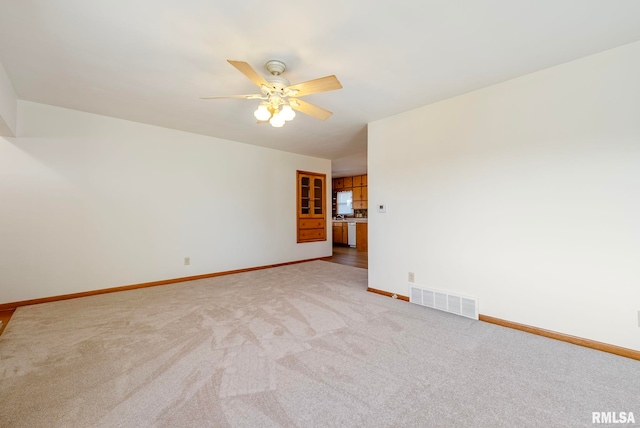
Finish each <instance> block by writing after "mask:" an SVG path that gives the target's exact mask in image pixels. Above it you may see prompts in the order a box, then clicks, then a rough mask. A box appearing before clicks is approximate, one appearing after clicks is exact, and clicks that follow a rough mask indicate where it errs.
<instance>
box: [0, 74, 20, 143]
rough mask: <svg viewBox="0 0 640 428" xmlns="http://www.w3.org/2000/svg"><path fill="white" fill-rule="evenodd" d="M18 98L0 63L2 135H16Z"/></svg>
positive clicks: (0, 133)
mask: <svg viewBox="0 0 640 428" xmlns="http://www.w3.org/2000/svg"><path fill="white" fill-rule="evenodd" d="M17 105H18V98H17V97H16V93H15V92H14V90H13V86H12V85H11V80H9V76H7V73H6V71H5V70H4V67H3V66H2V63H0V136H5V137H15V135H16V110H17Z"/></svg>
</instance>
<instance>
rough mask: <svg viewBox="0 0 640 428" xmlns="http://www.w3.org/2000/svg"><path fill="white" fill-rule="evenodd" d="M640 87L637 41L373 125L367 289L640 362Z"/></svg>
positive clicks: (371, 133) (370, 136)
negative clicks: (457, 298)
mask: <svg viewBox="0 0 640 428" xmlns="http://www.w3.org/2000/svg"><path fill="white" fill-rule="evenodd" d="M638 76H640V42H638V43H634V44H630V45H626V46H623V47H620V48H617V49H613V50H610V51H606V52H603V53H600V54H597V55H594V56H590V57H587V58H583V59H581V60H578V61H574V62H571V63H567V64H563V65H560V66H557V67H554V68H550V69H547V70H544V71H541V72H538V73H534V74H531V75H527V76H524V77H522V78H519V79H515V80H512V81H509V82H506V83H503V84H499V85H495V86H492V87H489V88H485V89H483V90H480V91H476V92H473V93H469V94H466V95H462V96H459V97H456V98H452V99H449V100H445V101H442V102H439V103H436V104H432V105H429V106H426V107H423V108H420V109H417V110H413V111H410V112H407V113H404V114H400V115H397V116H394V117H390V118H387V119H384V120H380V121H377V122H373V123H371V124H370V126H369V146H368V162H369V165H368V172H369V175H368V179H369V204H370V205H371V206H372V207H375V205H376V204H379V203H386V204H387V213H385V214H380V213H377V212H376V210H375V209H370V210H369V213H370V214H369V286H370V287H373V288H378V289H382V290H386V291H389V292H395V293H398V294H402V295H408V283H407V273H408V272H409V271H411V272H415V282H416V283H417V284H419V285H423V286H427V287H433V288H438V289H443V290H448V291H450V292H458V293H462V294H468V295H471V296H476V297H478V298H479V299H480V313H481V314H484V315H489V316H494V317H498V318H502V319H506V320H510V321H514V322H518V323H523V324H528V325H532V326H536V327H540V328H545V329H549V330H553V331H558V332H562V333H565V334H570V335H575V336H579V337H584V338H589V339H592V340H597V341H601V342H605V343H610V344H614V345H618V346H623V347H627V348H632V349H636V350H638V349H640V327H639V326H638V322H639V321H638V311H640V79H639V78H638ZM425 310H426V309H425Z"/></svg>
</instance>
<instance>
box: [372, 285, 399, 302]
mask: <svg viewBox="0 0 640 428" xmlns="http://www.w3.org/2000/svg"><path fill="white" fill-rule="evenodd" d="M367 291H368V292H370V293H376V294H381V295H383V296H387V297H391V298H393V294H394V293H389V292H388V291H383V290H378V289H377V288H371V287H367ZM396 298H397V299H398V300H404V301H405V302H408V301H409V298H408V297H407V296H403V295H401V294H396Z"/></svg>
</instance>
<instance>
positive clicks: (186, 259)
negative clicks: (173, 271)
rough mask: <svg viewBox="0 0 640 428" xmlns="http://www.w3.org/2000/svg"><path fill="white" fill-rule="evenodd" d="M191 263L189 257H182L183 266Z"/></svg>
mask: <svg viewBox="0 0 640 428" xmlns="http://www.w3.org/2000/svg"><path fill="white" fill-rule="evenodd" d="M190 264H191V257H185V258H184V265H185V266H189V265H190Z"/></svg>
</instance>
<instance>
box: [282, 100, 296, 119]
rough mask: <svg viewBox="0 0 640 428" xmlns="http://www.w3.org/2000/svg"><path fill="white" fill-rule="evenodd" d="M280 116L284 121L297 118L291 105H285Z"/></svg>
mask: <svg viewBox="0 0 640 428" xmlns="http://www.w3.org/2000/svg"><path fill="white" fill-rule="evenodd" d="M280 116H282V118H283V119H284V120H287V121H288V120H292V119H293V118H294V117H296V112H295V111H293V109H292V108H291V106H290V105H289V104H285V105H283V106H282V111H280Z"/></svg>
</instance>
